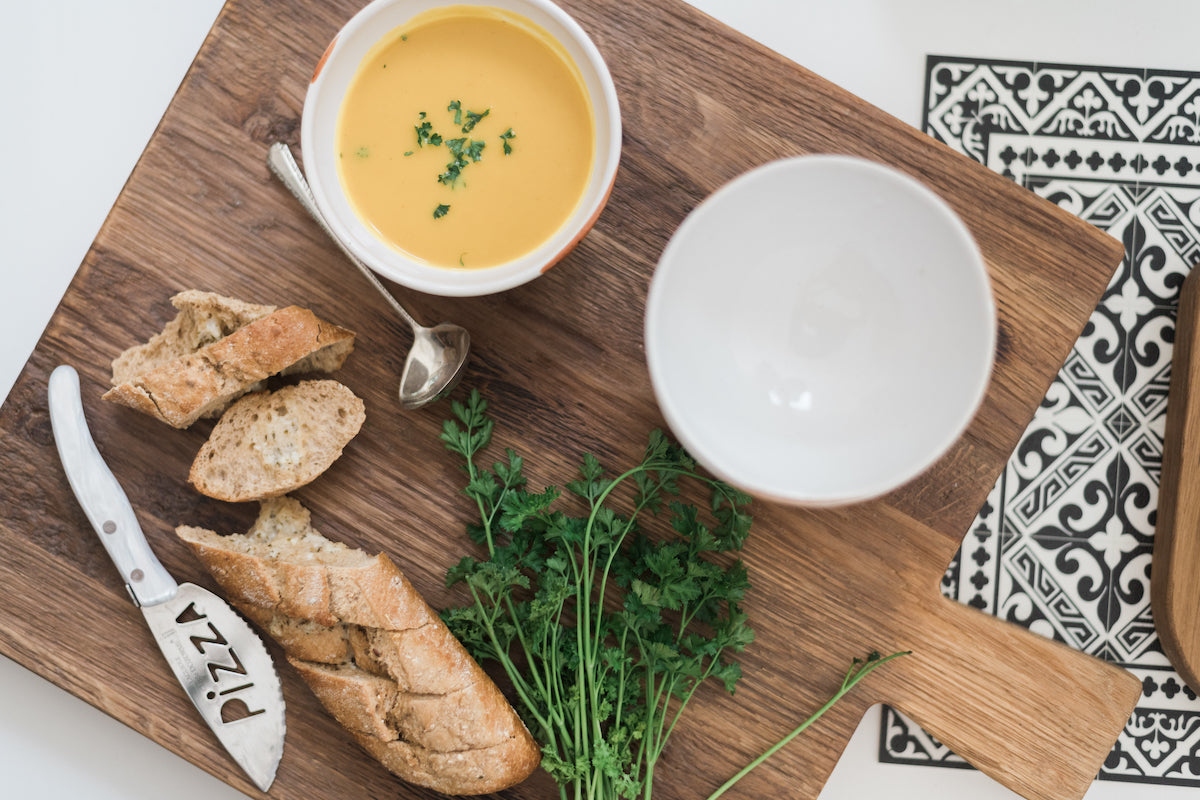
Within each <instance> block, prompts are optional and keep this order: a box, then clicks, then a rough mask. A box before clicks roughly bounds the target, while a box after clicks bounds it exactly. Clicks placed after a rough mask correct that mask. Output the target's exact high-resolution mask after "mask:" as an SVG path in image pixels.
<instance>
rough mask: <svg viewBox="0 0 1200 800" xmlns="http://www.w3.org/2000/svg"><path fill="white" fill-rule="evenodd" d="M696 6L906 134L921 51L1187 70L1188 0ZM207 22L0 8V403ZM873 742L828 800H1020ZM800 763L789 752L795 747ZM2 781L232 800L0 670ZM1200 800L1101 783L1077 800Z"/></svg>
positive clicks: (179, 765)
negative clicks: (880, 113)
mask: <svg viewBox="0 0 1200 800" xmlns="http://www.w3.org/2000/svg"><path fill="white" fill-rule="evenodd" d="M318 1H319V0H311V2H318ZM606 1H608V2H613V1H615V0H606ZM691 1H692V3H693V4H694V5H696V6H697V7H699V8H701V9H703V10H705V11H707V12H708V13H710V14H712V15H713V16H715V17H717V18H718V19H720V20H722V21H724V22H726V23H728V24H730V25H732V26H733V27H735V28H737V29H739V30H741V31H743V32H745V33H747V34H748V35H750V36H752V37H754V38H756V39H758V40H759V41H761V42H763V43H764V44H766V45H767V46H769V47H771V48H773V49H775V50H777V51H779V52H780V53H782V54H784V55H786V56H788V57H789V58H791V59H793V60H795V61H797V62H799V63H800V64H803V65H804V66H806V67H808V68H810V69H812V70H814V71H815V72H817V73H819V74H821V75H823V76H825V77H827V78H829V79H831V80H833V81H834V82H836V83H838V84H840V85H842V86H843V87H845V88H847V89H849V90H850V91H852V92H854V93H855V94H858V95H859V96H861V97H863V98H865V99H866V100H868V101H870V102H872V103H874V104H876V105H878V106H880V107H881V108H883V109H884V110H886V111H888V112H890V113H891V114H894V115H895V116H897V117H899V118H900V119H902V120H904V121H906V122H908V123H910V124H912V125H919V123H920V118H921V95H922V90H923V65H924V59H925V56H926V55H927V54H929V53H937V54H941V55H964V56H977V57H990V58H1013V59H1027V60H1035V59H1036V60H1042V61H1058V62H1065V63H1081V64H1096V65H1114V66H1133V67H1158V68H1175V69H1191V70H1196V69H1200V46H1197V44H1196V37H1195V30H1196V23H1197V22H1200V4H1197V3H1195V0H1141V1H1140V2H1132V1H1131V0H1091V2H1081V1H1080V0H992V2H989V3H986V4H984V3H975V2H962V0H691ZM296 2H299V0H296ZM220 6H221V0H171V1H170V2H164V0H104V2H97V1H96V0H35V1H34V2H18V0H0V31H2V32H3V34H4V37H3V38H4V46H3V48H0V100H2V101H3V105H2V108H3V109H4V110H3V114H2V115H0V154H2V155H0V278H2V279H3V281H4V286H5V289H4V291H0V341H3V342H4V346H3V347H0V394H3V395H7V393H8V392H9V390H10V389H11V388H12V385H13V382H14V381H15V380H16V378H17V376H18V374H19V373H20V371H21V368H22V367H23V366H24V363H25V361H26V359H27V358H28V357H29V354H30V353H31V352H32V350H33V347H34V345H35V344H36V342H37V339H38V337H39V336H40V334H41V331H42V330H43V328H44V327H45V325H46V323H47V322H48V321H49V319H50V317H51V315H52V314H53V312H54V309H55V307H56V305H57V303H58V301H59V300H60V299H61V297H62V295H63V293H64V292H65V290H66V287H67V284H68V282H69V281H70V279H71V277H72V276H73V275H74V273H75V270H76V269H77V268H78V266H79V263H80V262H81V260H82V259H83V256H84V254H85V253H86V252H87V249H88V247H89V245H90V244H91V242H92V240H93V238H94V237H95V235H96V233H97V231H98V230H99V228H100V225H101V223H102V222H103V221H104V218H105V216H106V215H107V213H108V211H109V209H110V207H111V206H112V204H113V202H114V201H115V200H116V198H117V195H118V193H119V192H120V190H121V187H122V185H123V184H124V182H125V180H126V178H127V177H128V175H129V172H130V170H131V169H132V168H133V165H134V163H135V162H136V160H137V158H138V156H139V154H140V153H141V151H142V149H143V148H144V147H145V145H146V142H147V141H148V140H149V138H150V135H151V133H153V131H154V127H155V125H156V124H157V123H158V120H159V118H160V117H161V116H162V114H163V112H164V111H165V109H166V106H167V103H168V102H169V101H170V99H171V96H172V95H173V94H174V92H175V90H176V88H177V86H178V84H179V81H180V79H181V78H182V77H183V75H184V73H185V72H186V70H187V68H188V65H189V64H190V63H191V60H192V58H193V56H194V55H195V53H196V51H197V50H198V48H199V47H200V44H201V43H202V41H203V39H204V36H205V34H206V33H207V32H208V29H209V27H210V25H211V24H212V22H213V20H214V19H215V17H216V15H217V12H218V11H219V9H220ZM0 480H2V479H0ZM0 485H2V483H0ZM0 558H3V554H0ZM2 590H3V587H0V591H2ZM878 730H879V721H878V710H877V709H875V710H872V712H871V713H870V714H868V716H867V717H866V718H865V719H864V721H863V723H862V725H861V726H860V727H859V729H858V732H857V733H856V734H855V736H854V738H853V739H852V740H851V742H850V744H849V746H848V748H847V750H846V753H845V755H844V756H843V757H842V759H841V761H840V762H839V764H838V766H837V768H836V770H835V771H834V774H833V776H832V778H831V779H830V781H829V783H828V784H827V786H826V788H825V791H824V792H823V793H822V795H821V796H822V798H826V799H827V800H848V799H849V798H860V797H867V796H869V795H875V796H881V797H882V796H885V795H886V796H889V797H891V798H897V799H898V800H905V799H906V798H913V799H914V800H915V798H922V800H924V798H930V797H936V798H959V797H971V798H972V799H973V800H1001V799H1002V798H1012V797H1016V795H1014V794H1012V793H1011V792H1009V791H1007V790H1005V789H1003V788H1002V787H1000V786H999V785H998V784H996V783H994V782H992V781H990V780H989V779H987V778H985V777H983V776H982V775H980V774H979V773H976V772H973V771H966V770H954V769H944V768H925V767H913V766H894V765H881V764H878V763H877V759H876V752H877V749H878ZM803 746H804V740H803V738H801V739H798V740H797V741H796V742H795V743H793V744H792V745H791V747H803ZM713 777H714V785H715V783H716V782H717V780H716V779H717V778H718V777H719V776H713ZM0 780H2V781H3V789H2V790H0V794H2V795H3V796H4V797H12V798H17V797H19V798H56V799H57V798H63V799H64V800H68V799H69V800H74V799H75V798H88V800H159V799H160V798H162V797H170V798H172V800H200V799H201V798H203V799H204V800H226V798H228V799H229V800H233V798H237V797H242V796H243V795H242V794H241V793H240V792H236V791H234V790H233V789H231V788H229V787H228V786H226V785H225V784H223V783H221V782H219V781H217V780H216V779H214V778H212V777H210V776H209V775H207V774H206V773H204V772H203V771H201V770H200V769H199V768H197V767H194V766H192V765H191V764H189V763H188V762H186V761H183V760H182V759H179V758H178V757H176V756H175V755H174V754H172V753H170V752H168V751H167V750H165V749H163V748H161V747H159V746H158V745H156V744H154V743H152V742H151V741H149V740H148V739H145V738H144V737H142V736H141V735H140V734H137V733H134V732H133V731H132V730H130V729H129V728H126V727H125V726H124V725H122V724H120V723H118V722H115V721H113V720H112V719H111V718H109V717H108V716H106V715H105V714H103V713H101V712H100V711H97V710H96V709H94V708H92V707H90V706H88V705H87V704H85V703H83V702H82V701H80V700H77V699H76V698H74V697H73V696H71V695H70V694H68V693H66V692H64V691H62V690H60V689H58V688H57V687H55V686H53V685H52V684H50V683H49V682H47V681H45V680H43V679H41V678H40V677H37V676H36V675H34V674H33V673H31V672H29V671H27V670H25V669H24V668H22V667H20V666H18V665H16V664H15V663H13V662H11V661H9V660H8V659H5V658H0ZM1198 792H1200V790H1196V789H1193V790H1187V789H1179V788H1170V787H1154V786H1148V785H1144V784H1126V783H1112V782H1099V783H1096V784H1094V785H1093V787H1092V789H1091V791H1089V792H1088V794H1087V797H1088V798H1089V800H1115V799H1117V798H1120V799H1122V800H1128V799H1129V798H1148V799H1149V800H1157V799H1159V798H1162V799H1163V800H1172V799H1174V798H1182V797H1184V796H1196V795H1197V793H1198ZM731 796H732V795H731ZM346 800H354V798H346Z"/></svg>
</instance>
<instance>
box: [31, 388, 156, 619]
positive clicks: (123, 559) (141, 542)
mask: <svg viewBox="0 0 1200 800" xmlns="http://www.w3.org/2000/svg"><path fill="white" fill-rule="evenodd" d="M49 404H50V424H51V427H52V428H53V429H54V444H55V446H56V447H57V448H58V455H59V458H60V459H61V460H62V463H63V466H64V468H65V469H66V473H67V480H68V481H70V483H71V489H72V490H73V491H74V492H75V496H76V497H77V498H78V499H79V504H80V505H81V506H82V507H83V510H84V512H85V513H86V514H87V518H88V521H89V522H91V523H92V527H93V528H94V529H95V531H96V535H97V536H99V537H100V541H101V543H103V545H104V549H105V550H107V551H108V555H109V558H111V559H112V561H113V563H114V564H116V565H117V570H118V571H119V572H120V573H121V577H122V579H124V581H125V587H126V588H127V589H128V590H129V595H130V597H132V598H133V601H134V602H135V603H136V604H137V605H139V606H152V605H156V604H158V603H162V602H165V601H167V600H170V599H171V598H172V597H174V596H175V593H176V591H178V588H179V587H178V584H177V583H176V582H175V579H174V578H172V577H171V576H170V574H169V573H168V572H167V571H166V570H165V569H164V568H163V565H162V564H160V563H159V561H158V558H156V557H155V555H154V553H153V552H152V551H151V550H150V545H149V543H148V542H147V541H146V536H145V534H143V533H142V528H141V526H140V525H139V524H138V521H137V516H136V515H135V514H134V513H133V507H132V506H130V505H129V500H128V499H126V497H125V493H124V491H123V490H122V489H121V487H120V485H119V484H118V483H117V479H116V477H114V476H113V474H112V471H111V470H109V468H108V465H107V464H105V463H104V459H103V458H102V457H101V456H100V451H99V450H98V449H96V443H95V442H94V441H93V440H92V436H91V433H90V432H89V431H88V427H87V420H86V419H85V418H84V415H83V401H82V400H81V399H80V396H79V375H78V374H77V373H76V372H75V370H74V369H73V368H71V367H69V366H65V365H64V366H61V367H58V368H57V369H55V370H54V372H52V373H51V374H50V387H49Z"/></svg>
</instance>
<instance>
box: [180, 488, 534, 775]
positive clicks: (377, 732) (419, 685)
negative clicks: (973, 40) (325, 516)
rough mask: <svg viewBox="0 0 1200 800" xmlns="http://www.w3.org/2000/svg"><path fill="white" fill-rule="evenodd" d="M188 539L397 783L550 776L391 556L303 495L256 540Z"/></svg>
mask: <svg viewBox="0 0 1200 800" xmlns="http://www.w3.org/2000/svg"><path fill="white" fill-rule="evenodd" d="M176 533H177V534H178V536H179V537H180V538H181V539H182V540H183V541H184V542H186V543H187V544H188V545H189V546H190V547H191V549H192V551H193V552H194V553H195V554H196V556H197V557H198V558H199V559H200V561H201V562H202V563H203V564H204V565H205V567H207V568H208V570H209V571H210V572H211V573H212V575H213V577H214V578H215V579H216V581H217V583H219V584H220V585H221V588H222V589H223V590H224V591H225V593H226V595H227V596H228V597H229V600H230V602H232V603H233V604H234V605H235V606H237V607H238V608H239V609H240V610H241V611H242V612H243V613H245V614H246V616H248V617H249V618H250V619H252V620H254V621H255V622H257V623H258V624H259V625H261V626H262V627H263V628H264V629H265V630H266V631H267V632H268V633H269V634H271V635H272V636H273V637H274V638H275V639H276V640H277V641H278V642H279V644H280V645H281V646H282V647H283V649H284V651H285V652H286V653H287V655H288V660H289V662H290V663H291V664H292V666H294V667H295V668H296V670H297V671H298V672H299V673H300V675H301V676H302V677H303V678H304V680H305V682H306V683H307V684H308V686H309V688H311V689H312V691H313V693H314V694H315V695H316V696H317V698H318V699H319V700H320V701H321V703H322V705H323V706H324V707H325V709H326V710H327V711H328V712H329V713H330V714H331V715H332V716H333V717H334V718H335V719H336V720H338V722H339V723H341V724H342V726H343V727H345V728H346V729H347V730H348V731H349V732H350V733H351V734H352V735H353V736H354V738H355V739H356V740H357V741H358V743H359V745H360V746H361V747H362V748H363V749H364V750H366V751H367V752H368V753H370V754H371V755H372V756H374V757H375V758H376V759H377V760H379V761H380V762H381V763H382V764H383V765H384V766H385V767H386V768H387V769H388V770H390V771H391V772H393V773H394V774H396V775H398V776H399V777H401V778H403V779H404V780H406V781H409V782H410V783H415V784H417V785H420V786H424V787H427V788H430V789H434V790H436V791H439V792H442V793H443V794H455V795H467V794H487V793H490V792H497V791H500V790H502V789H505V788H507V787H509V786H512V785H514V784H516V783H519V782H520V781H522V780H524V779H525V778H526V777H528V776H529V775H530V773H532V772H533V770H534V769H536V768H537V766H538V764H539V762H540V759H541V756H540V751H539V748H538V745H537V743H536V742H535V741H534V739H533V737H532V736H530V734H529V731H528V730H527V729H526V728H525V725H524V724H523V723H522V722H521V719H520V717H518V716H517V714H516V712H515V711H514V710H513V708H512V706H511V705H509V703H508V701H507V700H506V699H505V698H504V696H503V694H502V693H501V692H500V690H499V689H498V688H497V687H496V684H495V683H493V682H492V680H491V678H489V677H488V676H487V675H486V674H485V673H484V671H483V670H482V669H481V668H480V667H479V665H478V664H477V663H476V662H475V661H474V659H472V658H471V656H470V654H468V653H467V651H466V649H465V648H464V647H463V646H462V644H460V643H459V641H458V640H457V639H455V638H454V636H453V635H452V634H451V633H450V631H449V629H448V628H446V626H445V624H444V623H443V622H442V621H441V619H440V618H439V617H438V615H437V614H436V613H435V612H434V611H433V609H431V608H430V607H429V605H428V604H427V603H426V602H425V601H424V599H422V598H421V596H420V594H419V593H418V592H417V590H416V589H415V588H414V587H413V585H412V584H411V583H409V582H408V580H407V579H406V578H405V577H404V575H403V574H402V573H401V572H400V570H399V569H397V568H396V566H395V564H393V563H392V562H391V560H389V559H388V557H387V556H385V555H382V554H381V555H377V556H369V555H367V554H366V553H364V552H363V551H361V550H355V549H352V548H349V547H347V546H346V545H344V544H341V543H337V542H332V541H330V540H328V539H326V538H325V537H323V536H322V535H321V534H320V533H318V532H317V531H316V530H314V529H313V527H312V524H311V519H310V516H309V513H308V511H307V509H305V508H304V507H303V506H301V505H300V504H299V503H298V502H297V501H295V500H294V499H292V498H289V497H280V498H275V499H272V500H268V501H266V502H264V503H263V504H262V510H261V511H260V513H259V517H258V520H257V521H256V522H255V524H254V526H253V527H252V528H251V529H250V531H249V532H247V533H245V534H238V535H229V536H221V535H219V534H217V533H214V532H213V531H209V530H204V529H201V528H194V527H187V526H181V527H179V528H177V529H176Z"/></svg>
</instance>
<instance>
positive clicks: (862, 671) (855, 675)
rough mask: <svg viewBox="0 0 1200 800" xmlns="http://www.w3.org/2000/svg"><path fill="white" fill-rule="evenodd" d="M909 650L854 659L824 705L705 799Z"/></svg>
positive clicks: (722, 790)
mask: <svg viewBox="0 0 1200 800" xmlns="http://www.w3.org/2000/svg"><path fill="white" fill-rule="evenodd" d="M910 652H911V651H909V650H905V651H902V652H899V653H892V654H891V655H890V656H884V657H882V658H880V657H879V655H878V653H875V654H872V657H870V658H868V659H867V660H866V661H863V660H862V659H858V658H856V659H854V663H853V664H851V665H850V670H849V671H848V672H847V673H846V677H845V678H844V679H843V680H842V685H841V687H840V688H839V689H838V690H837V691H836V692H834V693H833V696H832V697H830V698H829V700H827V701H826V702H825V705H823V706H821V707H820V708H818V709H817V710H816V712H814V713H813V715H812V716H810V717H809V718H808V719H806V720H804V722H802V723H800V725H799V727H797V728H796V729H795V730H793V731H792V732H791V733H789V734H788V735H787V736H784V737H783V738H782V739H780V740H779V741H778V742H776V743H775V744H773V745H771V747H769V748H768V749H767V751H766V752H765V753H763V754H762V755H760V756H759V757H758V758H756V759H754V760H753V761H751V762H750V763H749V764H747V765H746V766H744V767H742V768H741V769H740V770H738V772H737V774H735V775H734V776H733V777H732V778H730V779H729V780H727V781H725V782H724V783H723V784H721V785H720V786H719V787H718V788H717V790H716V791H715V792H713V793H712V794H710V795H709V796H708V797H707V798H706V800H716V798H718V797H720V796H721V795H723V794H725V792H726V791H728V790H729V788H730V787H731V786H733V785H734V784H735V783H737V782H738V781H740V780H741V779H742V778H744V777H746V775H747V774H749V772H750V770H752V769H754V768H755V767H757V766H759V765H760V764H762V763H763V762H764V761H766V760H767V759H768V758H770V757H771V756H773V755H775V753H777V752H779V751H780V750H781V749H783V748H784V747H785V746H786V745H787V744H788V742H790V741H792V739H795V738H796V737H797V736H799V735H800V734H802V733H804V731H806V730H807V729H808V727H809V726H810V725H812V724H813V723H814V722H816V721H817V720H818V719H820V718H821V717H822V716H823V715H824V714H825V712H826V711H828V710H829V709H831V708H833V706H834V704H835V703H837V701H839V700H841V699H842V698H843V697H845V696H846V694H847V693H848V692H849V691H850V690H851V689H853V688H854V687H855V685H856V684H857V683H858V682H859V681H861V680H862V679H863V678H865V677H867V676H868V675H870V674H871V673H872V672H874V671H875V670H876V669H878V668H879V667H882V666H883V665H884V664H886V663H887V662H889V661H891V660H892V659H893V658H898V657H899V656H904V655H908V654H909V653H910Z"/></svg>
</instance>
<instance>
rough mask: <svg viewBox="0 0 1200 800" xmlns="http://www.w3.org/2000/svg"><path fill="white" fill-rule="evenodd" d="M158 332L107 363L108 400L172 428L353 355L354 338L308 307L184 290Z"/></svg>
mask: <svg viewBox="0 0 1200 800" xmlns="http://www.w3.org/2000/svg"><path fill="white" fill-rule="evenodd" d="M171 303H172V305H174V306H175V307H176V308H177V309H179V313H178V314H177V315H176V316H175V318H174V319H173V320H171V321H170V322H168V323H167V325H166V327H164V328H163V330H162V332H161V333H159V334H157V335H155V336H154V337H153V338H151V339H150V341H148V342H146V343H145V344H142V345H138V346H136V347H131V348H130V349H128V350H126V351H125V352H123V353H121V354H120V355H119V356H117V358H116V359H115V360H114V361H113V363H112V370H113V375H112V386H113V388H112V389H110V390H109V391H107V392H106V393H105V394H104V399H105V400H110V401H112V402H114V403H120V404H122V405H126V406H129V407H130V408H134V409H137V410H138V411H141V412H144V413H146V414H149V415H150V416H152V417H156V418H158V419H160V420H162V421H163V422H166V423H167V424H169V425H172V426H174V427H176V428H186V427H188V426H190V425H191V424H192V423H193V422H195V421H196V420H197V419H200V418H202V417H213V416H217V415H219V414H220V413H221V412H222V411H224V410H225V409H226V408H227V407H228V406H229V404H230V403H231V402H232V401H233V400H235V399H237V398H238V397H240V396H242V395H243V394H246V393H247V392H251V391H255V390H257V389H260V388H262V382H263V381H264V380H265V379H266V378H268V377H270V376H271V375H276V374H285V375H287V374H294V373H301V372H332V371H333V370H335V369H338V368H339V367H341V365H342V363H343V362H345V360H346V357H347V356H348V355H350V351H351V350H353V349H354V334H353V333H352V332H350V331H348V330H346V329H345V328H340V327H338V326H336V325H331V324H330V323H328V322H323V321H322V320H320V319H318V318H317V317H316V315H315V314H313V313H312V312H311V311H309V310H308V309H304V308H300V307H298V306H288V307H287V308H282V309H277V308H276V307H275V306H267V305H257V304H254V303H246V302H243V301H241V300H235V299H234V298H231V297H223V296H221V295H219V294H214V293H212V292H201V291H197V290H188V291H185V292H180V293H179V294H177V295H175V296H174V297H172V298H171Z"/></svg>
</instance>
